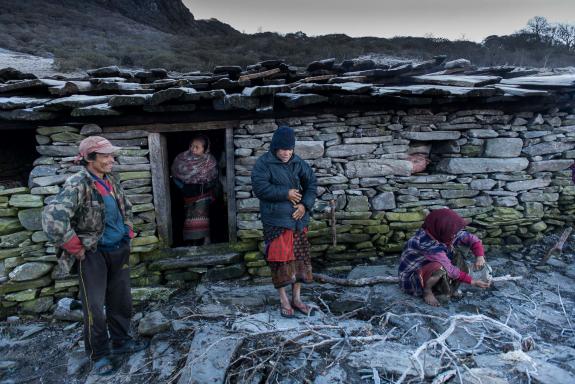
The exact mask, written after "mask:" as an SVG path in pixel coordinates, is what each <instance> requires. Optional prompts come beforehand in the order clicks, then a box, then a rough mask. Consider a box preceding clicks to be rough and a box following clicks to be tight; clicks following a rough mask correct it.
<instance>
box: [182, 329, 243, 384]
mask: <svg viewBox="0 0 575 384" xmlns="http://www.w3.org/2000/svg"><path fill="white" fill-rule="evenodd" d="M242 341H243V337H241V336H239V335H237V336H235V337H233V336H230V335H229V333H228V332H227V331H226V330H225V329H223V328H221V327H218V326H214V325H208V326H206V327H203V328H201V329H199V330H197V331H196V332H195V334H194V339H193V340H192V344H191V345H190V351H189V353H188V358H187V361H186V365H185V366H184V368H183V369H182V371H181V372H182V375H181V376H180V379H179V381H178V384H204V383H223V382H224V379H225V376H226V369H224V368H225V367H227V366H229V364H230V362H231V360H232V358H233V357H234V353H235V352H236V349H237V348H238V347H239V346H240V345H241V343H242ZM207 346H210V348H207Z"/></svg>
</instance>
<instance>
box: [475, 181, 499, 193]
mask: <svg viewBox="0 0 575 384" xmlns="http://www.w3.org/2000/svg"><path fill="white" fill-rule="evenodd" d="M495 184H497V181H495V180H491V179H476V180H473V181H471V183H470V185H469V186H470V187H471V189H476V190H479V191H488V190H490V189H491V188H493V187H494V186H495Z"/></svg>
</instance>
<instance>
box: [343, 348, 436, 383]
mask: <svg viewBox="0 0 575 384" xmlns="http://www.w3.org/2000/svg"><path fill="white" fill-rule="evenodd" d="M413 352H414V351H413V349H411V348H410V347H408V346H406V345H403V344H399V343H394V342H389V341H380V342H377V343H374V344H371V345H369V346H366V348H365V349H363V350H362V351H359V352H353V353H350V354H349V355H348V356H347V358H346V362H347V364H348V365H349V366H350V367H352V368H356V369H359V368H365V367H372V368H377V369H378V370H383V371H385V372H386V373H387V374H390V375H401V374H402V373H403V372H404V371H408V372H409V373H408V375H409V376H417V371H416V370H415V368H414V366H413V363H412V361H411V359H410V357H411V355H412V354H413ZM440 369H441V364H440V363H439V361H438V360H437V358H436V357H433V356H429V355H428V356H426V360H425V376H426V377H435V376H436V375H437V374H438V373H439V370H440Z"/></svg>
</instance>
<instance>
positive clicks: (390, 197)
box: [371, 192, 396, 211]
mask: <svg viewBox="0 0 575 384" xmlns="http://www.w3.org/2000/svg"><path fill="white" fill-rule="evenodd" d="M371 207H372V208H373V210H374V211H385V210H390V209H395V207H396V205H395V195H394V194H393V192H383V193H380V194H378V195H376V196H375V197H374V198H373V199H371Z"/></svg>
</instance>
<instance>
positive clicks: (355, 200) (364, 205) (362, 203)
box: [345, 196, 369, 212]
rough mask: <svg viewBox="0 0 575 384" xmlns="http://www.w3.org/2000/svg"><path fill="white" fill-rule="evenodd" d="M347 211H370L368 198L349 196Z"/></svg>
mask: <svg viewBox="0 0 575 384" xmlns="http://www.w3.org/2000/svg"><path fill="white" fill-rule="evenodd" d="M345 210H346V211H350V212H367V211H369V202H368V200H367V196H348V197H347V206H346V207H345Z"/></svg>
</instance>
